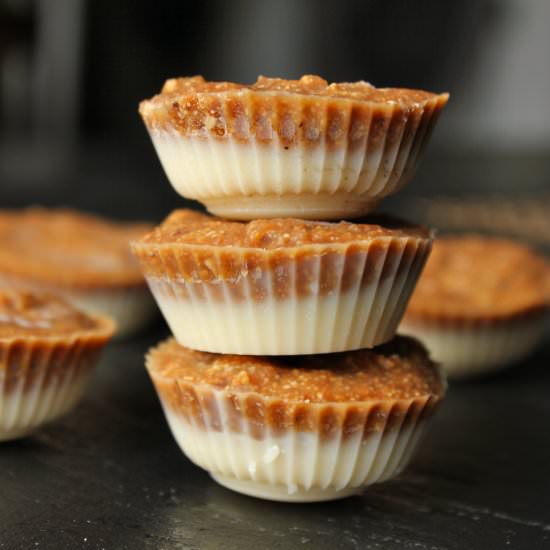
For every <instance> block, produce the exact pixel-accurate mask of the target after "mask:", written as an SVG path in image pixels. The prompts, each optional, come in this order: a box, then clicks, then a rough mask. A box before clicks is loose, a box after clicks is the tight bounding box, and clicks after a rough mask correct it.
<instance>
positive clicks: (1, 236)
mask: <svg viewBox="0 0 550 550" xmlns="http://www.w3.org/2000/svg"><path fill="white" fill-rule="evenodd" d="M150 229H151V226H150V225H149V224H145V223H115V222H111V221H107V220H104V219H101V218H98V217H95V216H90V215H87V214H83V213H80V212H76V211H71V210H47V209H42V208H29V209H26V210H3V211H0V286H3V287H15V288H20V289H25V290H28V291H31V292H39V293H40V292H47V293H57V294H60V295H62V296H63V297H64V298H66V299H68V300H70V301H71V302H72V303H74V304H75V305H76V306H77V307H79V308H82V309H84V310H85V311H87V312H89V313H92V314H103V315H107V316H109V317H112V318H113V319H115V320H116V322H117V327H118V332H117V335H118V336H125V335H128V334H131V333H133V332H135V331H137V330H139V329H140V328H141V327H143V326H144V325H145V324H146V323H147V322H148V321H150V319H151V318H152V317H153V316H154V315H155V313H156V306H155V304H154V301H153V300H152V299H151V296H150V293H149V292H148V289H147V285H146V283H145V281H144V279H143V276H142V274H141V271H140V270H139V266H138V265H137V262H136V261H135V259H134V258H133V256H132V255H131V253H130V249H129V241H130V239H134V238H138V237H140V236H141V235H143V234H144V233H146V232H147V231H148V230H150Z"/></svg>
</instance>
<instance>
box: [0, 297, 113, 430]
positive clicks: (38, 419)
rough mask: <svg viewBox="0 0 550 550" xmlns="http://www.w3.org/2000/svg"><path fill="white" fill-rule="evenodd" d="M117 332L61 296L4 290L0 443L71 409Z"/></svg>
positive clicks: (0, 305)
mask: <svg viewBox="0 0 550 550" xmlns="http://www.w3.org/2000/svg"><path fill="white" fill-rule="evenodd" d="M114 331H115V324H114V323H113V322H112V321H111V320H110V319H108V318H106V317H98V316H90V315H87V314H84V313H81V312H80V311H78V310H76V309H75V308H74V307H72V306H71V305H69V304H68V303H66V302H64V301H63V300H61V299H59V298H57V297H54V296H48V295H37V294H29V293H27V292H22V291H17V290H9V291H8V290H2V291H0V441H6V440H11V439H17V438H20V437H23V436H26V435H29V434H30V433H31V432H33V431H34V430H36V429H37V428H38V427H40V426H41V425H43V424H45V423H47V422H50V421H51V420H54V419H55V418H57V417H59V416H61V415H62V414H64V413H66V412H67V411H69V410H70V409H71V408H73V407H74V406H75V405H76V404H77V403H78V401H79V400H80V398H81V396H82V394H83V392H84V389H85V387H86V385H87V383H88V380H89V378H90V374H91V372H92V370H93V368H94V367H95V365H96V363H97V360H98V357H99V353H100V352H101V350H102V348H103V347H104V346H105V344H106V343H107V342H108V341H109V340H110V339H111V337H112V335H113V333H114Z"/></svg>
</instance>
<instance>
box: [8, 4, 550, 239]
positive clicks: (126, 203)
mask: <svg viewBox="0 0 550 550" xmlns="http://www.w3.org/2000/svg"><path fill="white" fill-rule="evenodd" d="M549 28H550V2H548V0H446V1H445V2H442V1H441V0H415V1H414V2H411V1H410V0H361V1H360V0H326V1H323V2H318V1H316V0H278V1H277V2H271V1H269V0H232V1H227V0H210V1H209V2H193V3H188V2H176V1H168V0H157V1H156V2H154V3H151V2H136V1H132V0H117V1H116V2H113V1H109V0H94V1H91V0H0V206H2V207H15V206H26V205H28V204H45V205H58V204H63V205H70V206H77V207H80V208H83V209H86V210H89V211H92V212H97V213H101V214H106V215H110V216H115V217H118V218H125V219H129V218H144V219H150V220H160V219H161V218H162V217H163V216H164V215H166V214H167V213H168V212H169V211H170V210H171V209H173V208H175V207H177V206H182V205H184V204H185V201H184V200H183V199H182V198H181V197H179V196H178V195H176V194H175V192H174V191H173V190H172V188H171V187H170V185H169V184H168V182H167V180H166V178H165V176H164V173H163V171H162V169H161V166H160V163H159V162H158V160H157V158H156V154H155V152H154V150H153V147H152V146H151V145H150V143H149V138H148V136H147V134H146V132H145V129H144V127H143V125H142V122H141V120H140V118H139V116H138V114H137V105H138V103H139V101H140V100H141V99H144V98H147V97H150V96H152V95H153V94H155V93H156V92H157V91H159V90H160V87H161V85H162V83H163V82H164V80H165V79H166V78H168V77H173V76H183V75H192V74H199V73H200V74H203V75H204V76H205V77H206V78H208V79H212V80H224V79H225V80H234V81H242V82H252V81H254V80H255V79H256V76H257V75H258V74H264V75H267V76H280V77H285V78H296V77H299V76H300V75H301V74H304V73H316V74H320V75H321V76H323V77H325V78H326V79H328V80H336V81H346V80H347V81H350V80H360V79H363V80H368V81H370V82H372V83H373V84H375V85H377V86H405V87H418V88H426V89H429V90H431V91H437V92H441V91H449V92H450V93H451V101H450V103H449V105H448V107H447V108H446V110H445V112H444V113H443V115H442V117H441V119H440V123H439V125H438V127H437V129H436V132H435V133H434V135H433V137H432V142H431V145H430V148H429V150H428V152H427V155H426V157H425V159H424V160H423V162H422V164H421V166H420V169H419V172H418V175H417V177H416V178H415V180H414V181H413V182H412V183H411V184H410V185H409V187H408V188H407V189H406V191H405V192H404V193H402V194H400V195H398V196H397V197H395V198H393V199H391V200H390V201H388V202H387V203H385V206H387V207H388V208H389V209H390V210H396V211H399V213H402V214H405V215H408V216H409V217H411V218H413V219H414V218H417V219H421V220H423V221H427V222H430V223H432V224H435V225H438V226H441V227H443V228H445V227H451V228H452V226H453V224H454V225H455V226H457V227H460V226H461V225H464V224H466V226H467V227H468V228H472V229H476V228H482V229H483V228H485V229H488V230H491V229H494V228H495V227H496V231H498V232H501V233H502V232H508V233H510V234H512V235H518V234H519V236H523V237H525V238H529V239H531V240H533V239H534V240H535V241H538V242H539V243H541V244H542V245H544V244H549V243H550V214H549V212H550V70H549V68H548V59H549V57H550V32H549V30H548V29H549Z"/></svg>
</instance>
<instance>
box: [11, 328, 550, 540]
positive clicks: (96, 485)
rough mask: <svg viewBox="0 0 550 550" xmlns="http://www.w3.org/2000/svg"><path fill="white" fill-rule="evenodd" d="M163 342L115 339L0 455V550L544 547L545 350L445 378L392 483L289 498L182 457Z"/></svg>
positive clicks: (156, 334)
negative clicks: (73, 405) (424, 434)
mask: <svg viewBox="0 0 550 550" xmlns="http://www.w3.org/2000/svg"><path fill="white" fill-rule="evenodd" d="M165 335H166V330H165V329H164V327H161V326H159V327H158V328H157V329H154V330H152V331H150V332H149V333H147V334H146V335H145V336H142V337H140V338H138V339H135V340H133V341H127V342H120V343H114V344H112V345H111V346H110V347H109V348H108V350H107V352H106V353H105V355H104V357H103V361H102V363H101V365H100V367H99V369H98V371H97V373H96V376H95V379H94V381H93V383H92V387H91V388H90V391H89V392H88V394H87V397H86V398H85V400H84V402H83V403H82V404H81V405H80V406H79V407H78V408H77V409H76V410H75V411H74V412H73V413H72V414H70V415H68V416H67V417H65V418H64V419H62V420H61V421H58V422H57V423H55V424H53V425H51V426H49V427H47V428H45V429H43V430H42V431H40V432H39V433H37V434H36V435H35V436H34V437H31V438H29V439H26V440H22V441H18V442H13V443H6V444H3V445H2V446H1V447H0V487H1V492H0V495H1V496H0V549H1V550H19V549H21V550H29V549H34V548H37V549H41V550H46V549H48V550H50V549H51V550H63V549H71V550H73V549H75V550H76V549H87V550H92V549H94V550H100V549H105V550H115V549H116V550H125V549H128V550H136V549H141V548H144V549H147V548H154V549H158V550H161V549H165V550H168V549H179V548H182V549H199V548H200V549H217V548H220V549H221V548H223V549H229V550H230V549H243V548H266V549H267V548H269V549H271V548H273V549H275V548H281V549H290V548H300V549H306V548H316V549H320V548H331V549H332V548H345V549H354V548H364V549H371V548H372V549H378V548H383V549H386V550H392V549H409V548H410V549H419V550H443V549H448V550H455V549H466V548H467V549H478V548H479V549H484V550H485V549H501V548H502V549H507V548H509V549H522V550H524V549H529V550H538V549H543V548H550V442H549V439H548V438H549V436H550V427H549V419H550V396H549V390H550V370H549V368H548V367H549V366H550V365H549V362H550V346H548V345H546V346H545V347H543V349H541V350H540V351H539V352H538V353H537V355H535V356H534V357H532V358H531V359H530V361H529V362H528V363H526V364H523V365H518V366H517V367H516V368H514V369H512V370H509V371H508V372H505V373H503V374H502V375H500V376H498V377H493V378H490V379H486V380H481V381H477V382H470V383H460V384H458V383H456V384H454V385H452V387H451V389H450V392H449V395H448V399H447V400H446V402H445V404H444V406H443V408H442V410H441V412H440V414H439V415H438V416H437V417H436V420H435V422H434V426H433V429H432V431H431V432H430V434H429V436H428V438H427V440H426V441H425V444H424V445H423V446H422V449H421V452H420V454H419V455H418V456H417V458H416V459H415V460H414V463H413V464H412V466H411V467H410V468H409V469H408V470H407V471H406V472H405V473H404V474H403V475H402V476H401V477H400V478H399V479H397V480H394V481H391V482H387V483H385V484H381V485H379V486H374V487H372V488H371V489H369V490H368V491H367V492H366V493H365V494H364V495H363V496H361V497H352V498H349V499H347V500H343V501H338V502H332V503H325V504H307V505H297V504H277V503H270V502H265V501H260V500H255V499H252V498H248V497H244V496H240V495H237V494H233V493H231V492H229V491H227V490H225V489H223V488H221V487H219V486H217V485H216V484H215V483H214V482H213V481H211V480H210V478H209V477H208V475H207V474H206V473H204V472H203V471H201V470H200V469H199V468H197V467H195V466H193V465H192V464H191V463H190V462H189V461H188V460H187V459H186V458H185V457H184V456H183V455H182V454H181V452H180V450H179V448H178V447H177V446H176V444H175V443H174V441H173V440H172V437H171V435H170V433H169V431H168V428H167V425H166V423H165V421H164V418H163V415H162V412H161V409H160V406H159V404H158V402H157V398H156V396H155V393H154V390H153V387H152V385H151V384H150V382H149V380H148V377H147V374H146V371H145V369H144V367H143V354H144V352H145V350H146V349H147V348H148V347H149V346H150V345H153V344H154V343H156V342H157V341H158V340H160V339H161V338H163V337H164V336H165Z"/></svg>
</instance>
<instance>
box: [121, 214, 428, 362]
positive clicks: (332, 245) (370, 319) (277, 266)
mask: <svg viewBox="0 0 550 550" xmlns="http://www.w3.org/2000/svg"><path fill="white" fill-rule="evenodd" d="M430 246H431V235H430V232H429V231H428V230H426V229H424V228H422V227H418V226H410V225H406V224H403V223H401V222H395V221H393V222H392V221H391V220H390V219H384V221H383V226H381V225H378V224H375V223H371V224H366V223H365V224H350V223H346V222H342V223H338V224H336V223H324V222H307V221H303V220H294V219H279V220H255V221H253V222H249V223H240V222H228V221H224V220H220V219H218V218H213V217H210V216H206V215H203V214H199V213H196V212H192V211H189V210H179V211H176V212H174V213H173V214H172V215H171V216H169V217H168V218H167V220H166V221H165V222H164V223H163V224H162V225H161V226H159V227H158V228H157V229H155V230H154V231H152V232H151V233H149V234H147V235H146V236H144V237H143V238H142V239H140V240H139V241H135V242H133V243H132V250H133V251H134V253H135V254H136V256H137V257H138V259H139V261H140V263H141V266H142V269H143V272H144V274H145V277H146V279H147V282H148V283H149V287H150V288H151V291H152V293H153V295H154V296H155V298H156V300H157V303H158V305H159V307H160V309H161V311H162V313H163V314H164V317H165V318H166V320H167V322H168V324H169V325H170V328H171V330H172V333H173V334H174V336H175V337H176V339H177V340H178V342H179V343H180V344H182V345H185V346H188V347H191V348H193V349H199V350H203V351H211V352H220V353H238V354H254V355H295V354H311V353H327V352H336V351H344V350H350V349H359V348H363V347H372V346H375V345H378V344H381V343H383V342H386V341H388V340H389V339H391V338H392V337H393V336H394V334H395V331H396V329H397V326H398V324H399V321H400V319H401V316H402V314H403V311H404V309H405V306H406V303H407V300H408V297H409V295H410V293H411V291H412V289H413V287H414V284H415V282H416V280H417V277H418V276H419V274H420V271H421V269H422V267H423V265H424V262H425V260H426V258H427V256H428V254H429V251H430Z"/></svg>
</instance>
